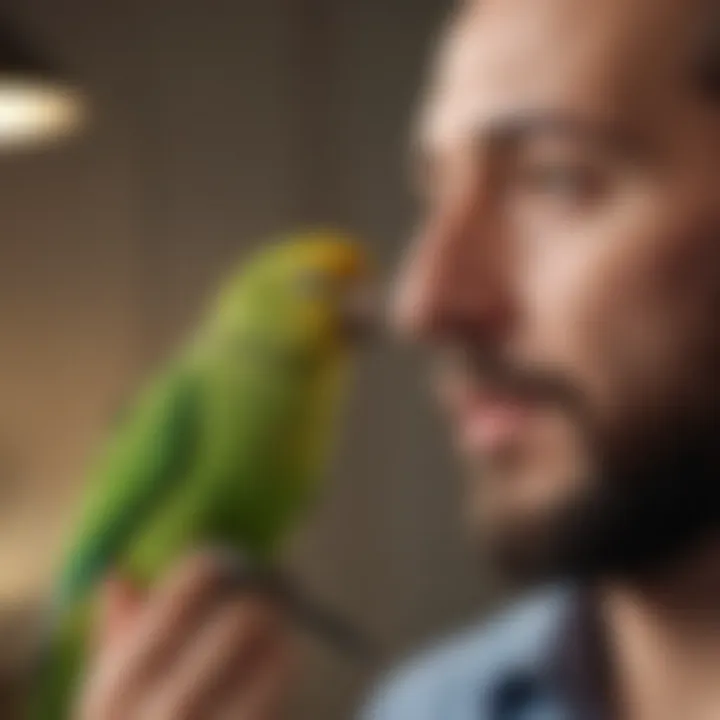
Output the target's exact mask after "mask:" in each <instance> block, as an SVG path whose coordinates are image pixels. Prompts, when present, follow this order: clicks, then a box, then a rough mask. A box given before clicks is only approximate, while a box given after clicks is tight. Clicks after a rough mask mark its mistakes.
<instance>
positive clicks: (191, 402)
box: [56, 365, 198, 613]
mask: <svg viewBox="0 0 720 720" xmlns="http://www.w3.org/2000/svg"><path fill="white" fill-rule="evenodd" d="M197 404H198V380H197V375H196V373H195V372H194V369H193V368H192V366H185V365H179V366H177V367H175V368H174V369H171V370H169V371H168V372H167V373H166V374H165V375H164V376H163V377H161V378H160V379H159V380H158V381H156V383H155V384H154V385H152V386H151V387H150V388H149V390H148V391H147V392H146V393H145V394H144V395H143V396H142V397H141V399H140V402H139V404H138V406H137V407H136V408H135V410H134V412H132V413H131V414H130V415H129V418H128V421H127V423H126V424H125V426H124V427H123V428H121V430H120V431H119V432H118V433H117V434H116V436H115V437H114V438H113V441H112V443H111V445H110V447H109V448H108V450H107V452H106V454H105V456H104V457H103V458H102V460H101V464H100V466H99V467H98V468H97V470H96V471H95V472H94V473H91V474H90V483H91V487H92V484H93V483H96V484H97V486H96V487H93V488H92V490H91V495H90V502H89V504H88V506H87V507H86V508H85V511H84V513H83V515H82V520H81V523H80V526H79V527H80V530H79V533H78V534H77V535H76V536H75V542H74V545H73V546H72V547H71V548H70V553H69V557H68V558H67V563H66V565H65V568H64V573H63V576H62V577H61V580H60V586H59V595H58V597H57V598H56V600H57V610H58V611H59V612H60V613H62V609H63V608H65V607H67V606H68V605H70V604H72V603H74V602H77V601H78V600H79V599H81V598H83V597H84V596H85V595H86V593H87V592H89V591H90V590H91V589H92V588H93V586H94V585H95V583H96V582H97V581H98V579H99V578H101V577H102V575H103V574H104V573H105V572H106V571H107V569H108V568H109V567H111V566H112V565H113V564H114V562H115V561H116V559H117V558H118V556H119V555H120V554H121V553H122V552H123V551H124V549H125V546H126V544H127V542H128V541H129V540H130V539H132V537H133V536H134V534H135V532H136V531H137V530H138V529H139V528H141V527H142V526H143V523H144V522H145V521H146V519H147V518H148V516H149V515H151V514H152V513H153V512H154V511H155V510H156V509H157V508H158V506H159V505H160V504H161V503H162V502H163V501H164V500H165V498H166V497H167V496H169V495H170V494H171V493H172V492H173V491H174V490H175V489H176V488H177V487H178V485H179V484H181V483H182V482H183V480H184V479H185V478H187V476H188V474H189V465H190V462H191V459H192V457H193V454H194V453H193V451H194V445H195V443H196V441H197V423H198V413H197Z"/></svg>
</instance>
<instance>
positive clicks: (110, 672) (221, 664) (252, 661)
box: [78, 556, 288, 720]
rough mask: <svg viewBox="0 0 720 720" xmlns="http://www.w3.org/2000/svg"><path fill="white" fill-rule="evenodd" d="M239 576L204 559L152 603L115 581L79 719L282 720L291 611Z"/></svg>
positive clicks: (171, 580) (174, 576)
mask: <svg viewBox="0 0 720 720" xmlns="http://www.w3.org/2000/svg"><path fill="white" fill-rule="evenodd" d="M234 575H235V577H234ZM238 575H239V572H236V573H233V571H232V568H231V567H230V563H227V562H223V561H222V560H221V559H218V558H213V557H212V556H197V557H193V558H191V559H190V560H188V561H186V562H184V563H183V564H181V566H180V567H179V568H176V569H175V570H174V571H173V572H171V573H170V575H169V577H168V579H167V580H166V581H165V582H164V583H162V584H161V585H160V587H159V588H158V589H157V590H155V591H154V592H153V593H152V594H151V595H150V596H149V597H147V598H142V597H139V596H138V594H137V593H136V592H135V591H134V590H133V589H132V588H130V587H128V586H127V585H126V584H125V583H123V582H121V581H119V580H112V581H110V582H109V583H108V588H107V603H106V617H105V619H104V623H103V624H104V627H103V628H102V629H101V632H100V636H99V647H98V651H97V655H96V658H95V662H94V665H91V667H90V671H89V674H88V679H87V685H86V687H85V691H84V692H83V693H82V697H81V702H80V709H79V714H78V717H79V719H80V720H191V719H193V720H194V719H195V718H198V720H199V719H202V720H272V719H273V718H276V717H277V716H278V713H279V708H280V705H281V703H282V699H283V697H284V689H285V685H286V683H287V680H288V677H287V675H288V673H287V670H288V647H287V640H286V637H285V633H284V631H283V617H282V612H281V609H280V607H279V606H278V604H277V603H276V602H274V601H273V600H271V599H270V598H268V597H266V596H263V595H261V594H253V593H252V591H249V590H248V589H247V586H245V588H244V589H243V588H242V583H241V582H240V578H239V577H238Z"/></svg>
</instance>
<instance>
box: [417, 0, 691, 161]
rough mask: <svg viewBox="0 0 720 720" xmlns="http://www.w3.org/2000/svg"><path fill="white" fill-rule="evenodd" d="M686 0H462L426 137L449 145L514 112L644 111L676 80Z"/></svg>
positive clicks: (423, 130) (601, 116) (426, 108)
mask: <svg viewBox="0 0 720 720" xmlns="http://www.w3.org/2000/svg"><path fill="white" fill-rule="evenodd" d="M680 1H681V0H602V2H597V0H471V1H470V2H466V3H463V5H462V6H461V7H460V9H459V11H458V13H457V15H456V17H455V18H454V19H453V22H452V23H451V24H450V26H449V27H448V31H447V32H446V34H445V35H444V37H443V41H442V44H441V46H440V50H439V53H438V57H437V62H436V65H435V67H434V72H433V75H432V78H431V83H430V87H429V91H428V93H427V96H426V98H425V103H424V105H423V109H422V112H421V114H420V118H419V125H418V127H417V128H416V129H417V134H418V135H419V139H420V141H421V143H422V144H423V145H429V146H431V147H433V146H442V145H443V144H445V142H451V141H452V140H453V138H457V137H462V136H465V135H467V133H468V132H469V131H471V130H473V128H474V127H477V126H482V124H483V123H484V121H485V120H486V119H491V118H493V117H496V116H498V115H504V114H510V113H516V112H523V111H532V112H536V111H538V110H540V111H545V110H547V111H549V112H552V113H554V114H558V113H563V112H568V113H572V114H575V115H584V116H588V117H590V118H593V119H595V120H598V121H601V120H606V119H614V116H615V115H616V114H617V113H619V112H624V113H627V112H629V110H630V107H631V106H633V105H637V106H638V111H639V109H640V108H639V106H640V105H641V103H642V102H643V101H644V100H645V99H647V98H644V95H648V96H649V95H650V94H652V93H653V92H655V93H656V94H657V93H659V92H664V90H663V86H667V85H668V84H669V81H668V77H669V74H671V73H672V63H673V62H675V61H676V60H675V57H674V56H676V55H677V53H674V49H675V48H676V47H677V45H678V43H679V42H680V40H678V34H679V33H678V22H679V20H682V16H683V14H684V15H687V14H688V13H687V9H686V10H685V11H684V12H683V11H681V9H680V8H681V5H679V4H678V3H679V2H680ZM691 4H692V3H691ZM685 7H686V8H687V6H685ZM648 104H649V101H648Z"/></svg>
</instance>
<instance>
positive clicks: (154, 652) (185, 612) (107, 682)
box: [92, 555, 225, 702]
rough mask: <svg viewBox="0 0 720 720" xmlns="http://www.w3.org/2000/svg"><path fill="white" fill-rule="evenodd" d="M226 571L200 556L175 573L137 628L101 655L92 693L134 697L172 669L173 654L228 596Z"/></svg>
mask: <svg viewBox="0 0 720 720" xmlns="http://www.w3.org/2000/svg"><path fill="white" fill-rule="evenodd" d="M223 573H224V570H223V568H222V566H221V565H220V564H219V563H216V562H214V561H213V559H212V558H211V557H209V556H207V555H198V556H195V557H193V558H191V559H190V560H189V561H186V562H185V563H183V564H182V565H180V567H179V568H177V569H175V570H174V571H172V572H171V574H170V576H169V577H168V579H167V580H166V581H165V582H164V583H163V584H162V585H161V586H160V587H159V588H158V590H157V591H156V593H155V594H154V595H153V596H151V597H150V598H149V599H148V601H147V602H146V605H145V606H144V607H143V608H142V610H141V611H140V612H139V613H137V615H136V618H135V621H134V622H133V623H132V627H131V628H130V629H129V630H127V631H126V633H125V635H121V636H120V637H117V638H116V640H115V641H114V642H113V643H112V645H110V646H109V647H108V648H107V650H106V651H105V652H103V653H102V655H101V657H100V659H99V663H98V666H97V673H96V677H95V678H94V680H93V683H92V685H93V688H94V690H93V694H95V693H97V694H98V695H101V696H114V695H115V694H121V695H124V696H125V697H127V696H132V695H134V694H137V693H138V688H140V687H143V686H147V685H148V684H149V683H151V682H152V681H153V679H154V676H155V675H156V674H157V672H159V670H160V669H162V670H163V672H165V671H167V667H168V666H169V665H170V664H172V662H173V655H174V653H176V652H177V651H178V649H179V647H180V645H181V644H182V643H183V642H184V641H185V640H186V639H187V638H188V637H192V636H193V635H194V632H195V630H196V629H197V627H198V626H199V625H200V624H201V622H202V619H203V616H204V613H205V612H206V611H207V609H208V608H209V607H210V606H211V605H212V603H213V601H214V600H216V599H217V598H218V597H220V596H222V595H223V593H224V592H225V589H224V582H223ZM119 701H120V700H118V702H119Z"/></svg>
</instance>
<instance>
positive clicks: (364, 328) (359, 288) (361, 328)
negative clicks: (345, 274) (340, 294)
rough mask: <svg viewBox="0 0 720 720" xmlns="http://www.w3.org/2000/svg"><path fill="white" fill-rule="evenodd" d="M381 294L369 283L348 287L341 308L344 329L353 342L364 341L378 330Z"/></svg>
mask: <svg viewBox="0 0 720 720" xmlns="http://www.w3.org/2000/svg"><path fill="white" fill-rule="evenodd" d="M378 297H379V294H378V292H377V290H376V288H374V287H372V286H371V284H370V283H369V282H366V281H360V282H357V283H355V284H353V285H351V286H349V287H348V289H347V292H346V294H345V297H344V298H343V304H342V308H341V315H342V317H341V323H342V329H343V332H344V333H345V335H346V337H348V338H350V339H351V340H352V341H363V340H366V339H367V338H368V337H369V336H371V335H372V334H374V332H375V330H376V329H377V326H378V322H379V317H380V311H379V302H378Z"/></svg>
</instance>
